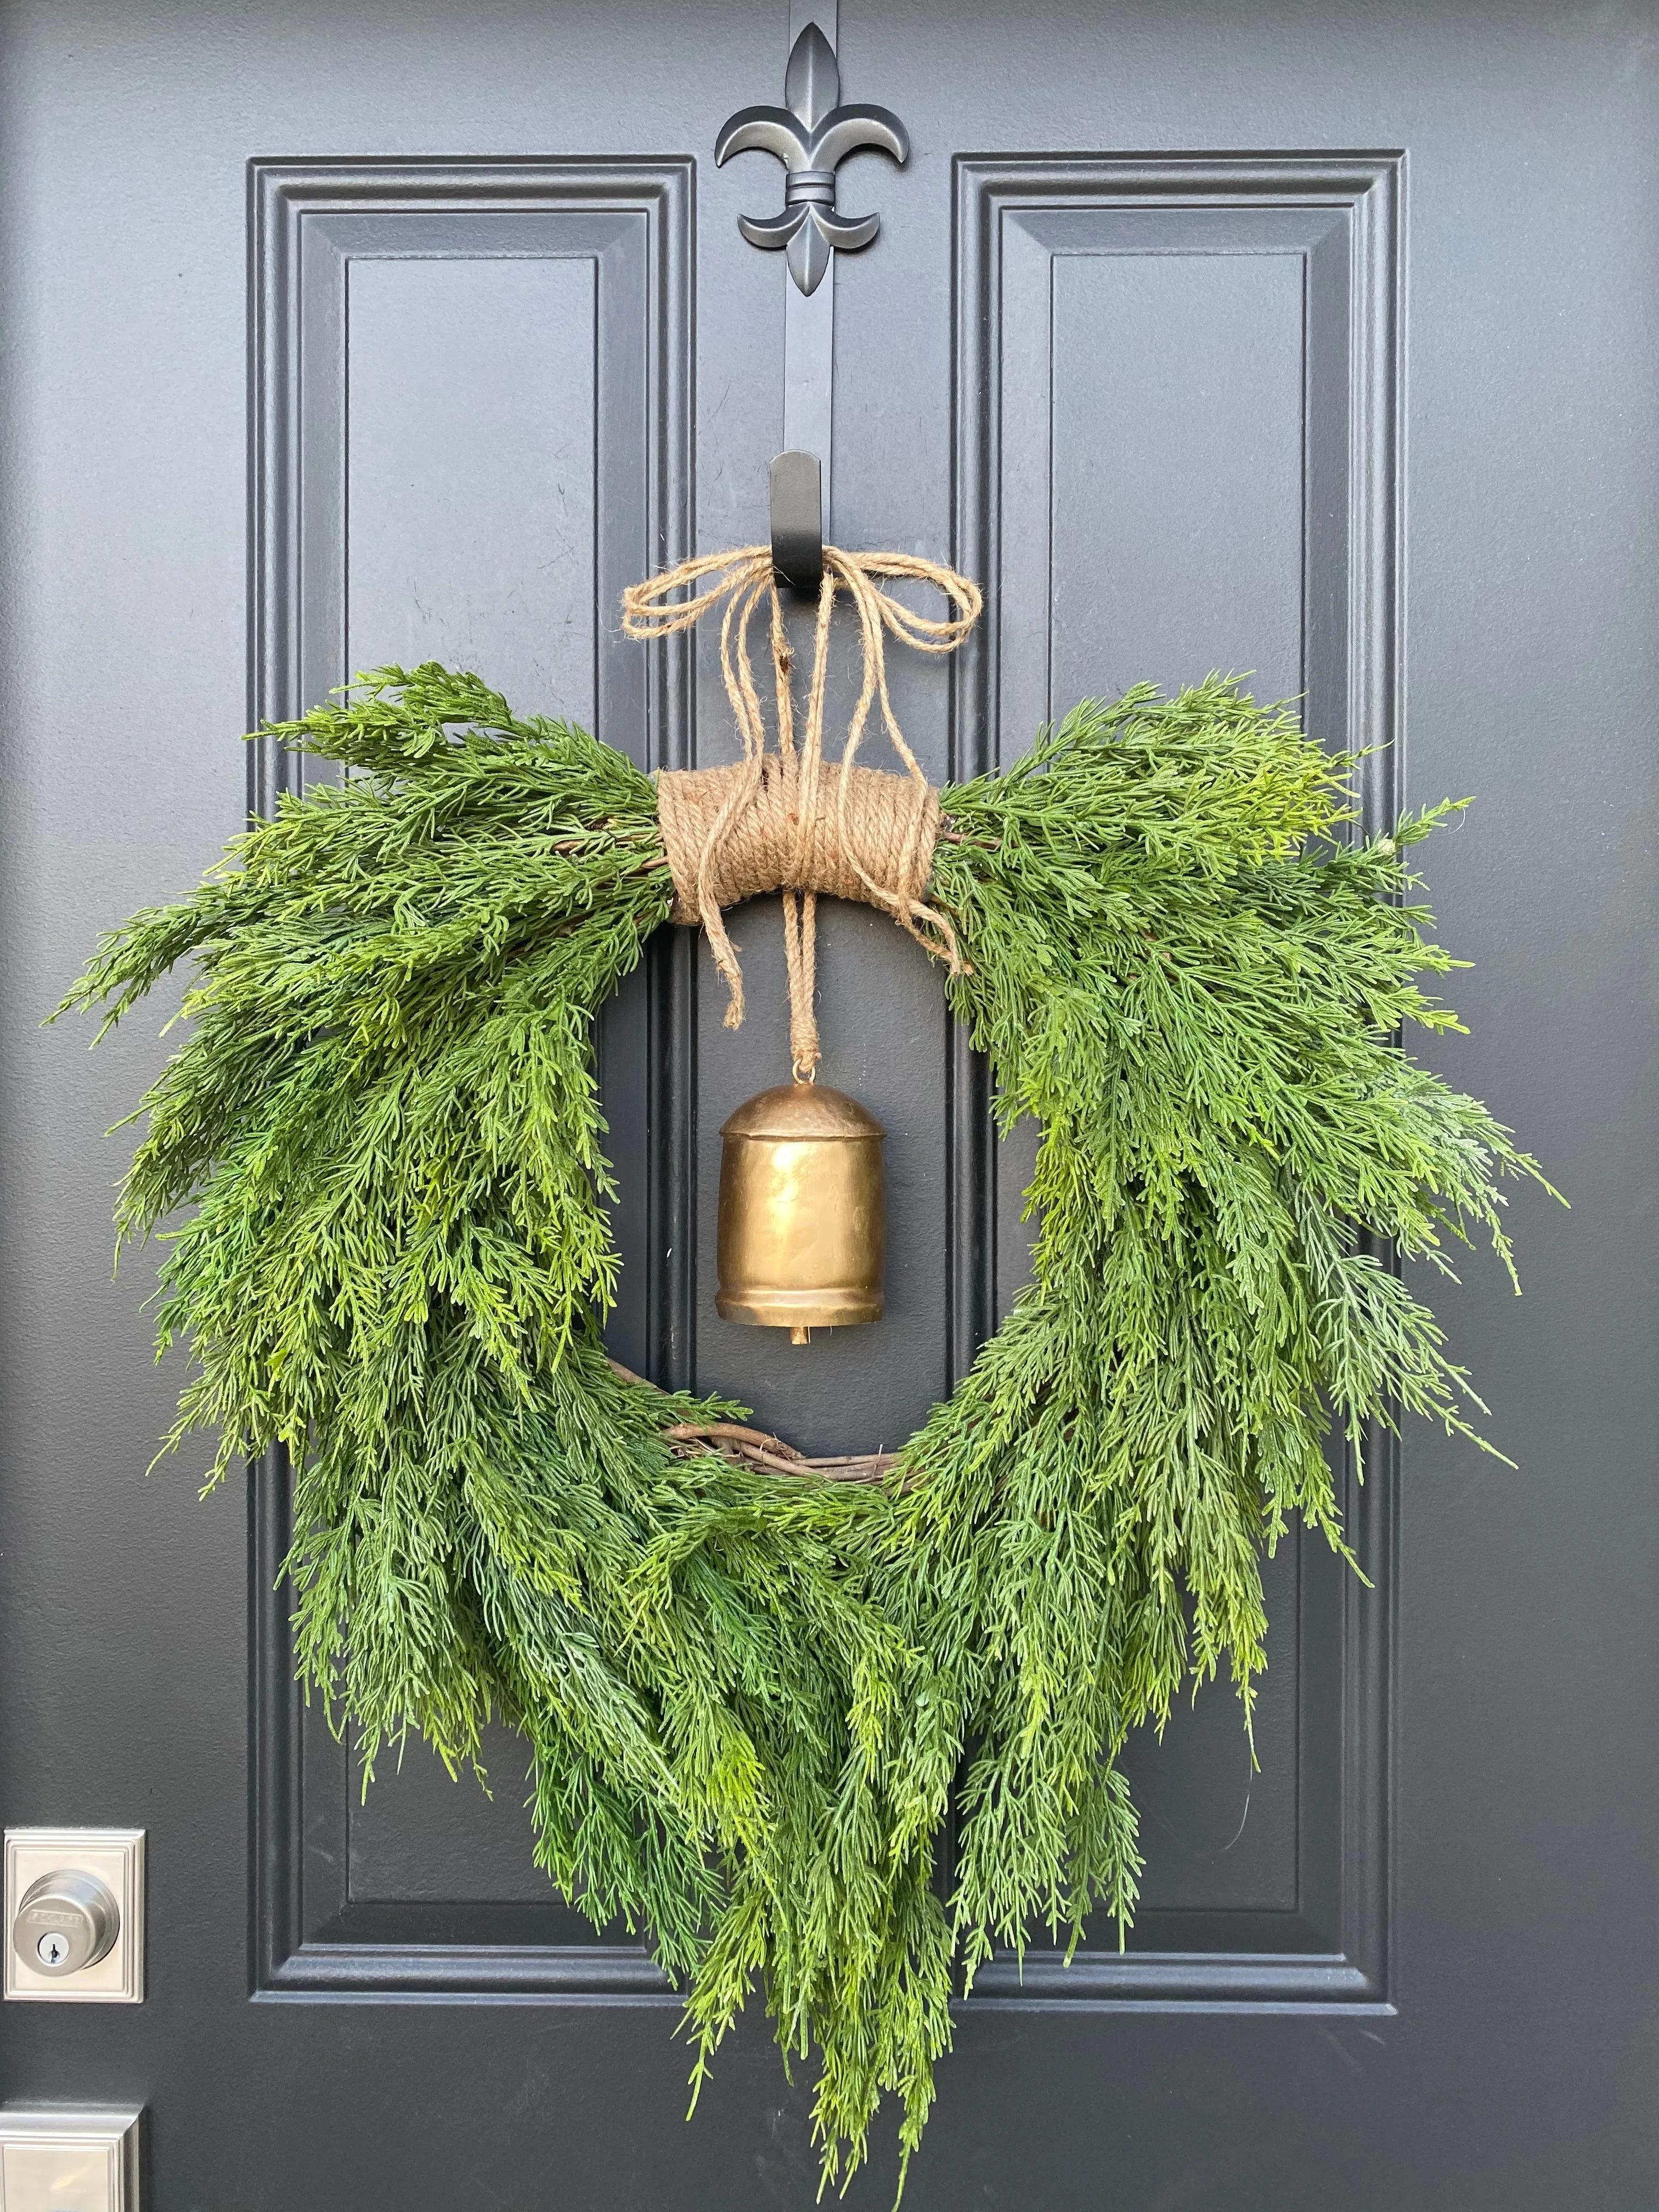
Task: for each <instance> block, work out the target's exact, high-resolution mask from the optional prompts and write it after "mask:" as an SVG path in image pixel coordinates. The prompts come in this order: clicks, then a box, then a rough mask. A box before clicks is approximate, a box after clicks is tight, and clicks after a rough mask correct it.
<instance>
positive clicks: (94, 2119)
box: [0, 2105, 139, 2212]
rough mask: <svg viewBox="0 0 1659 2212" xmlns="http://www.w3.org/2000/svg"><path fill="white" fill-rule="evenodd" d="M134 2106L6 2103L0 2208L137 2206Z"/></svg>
mask: <svg viewBox="0 0 1659 2212" xmlns="http://www.w3.org/2000/svg"><path fill="white" fill-rule="evenodd" d="M138 2121H139V2114H138V2113H137V2112H129V2111H106V2110H105V2109H104V2108H103V2107H102V2106H99V2107H98V2108H96V2109H95V2110H89V2111H79V2112H77V2111H76V2110H74V2109H73V2108H72V2107H70V2106H56V2105H31V2106H21V2105H0V2212H138Z"/></svg>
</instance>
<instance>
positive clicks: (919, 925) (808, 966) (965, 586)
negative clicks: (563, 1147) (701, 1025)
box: [623, 545, 981, 1081]
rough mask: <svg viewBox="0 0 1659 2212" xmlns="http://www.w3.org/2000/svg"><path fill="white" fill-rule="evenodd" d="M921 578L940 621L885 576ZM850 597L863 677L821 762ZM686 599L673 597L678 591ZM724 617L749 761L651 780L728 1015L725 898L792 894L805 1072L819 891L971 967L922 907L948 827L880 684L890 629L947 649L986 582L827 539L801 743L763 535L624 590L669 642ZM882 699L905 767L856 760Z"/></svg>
mask: <svg viewBox="0 0 1659 2212" xmlns="http://www.w3.org/2000/svg"><path fill="white" fill-rule="evenodd" d="M894 577H914V578H915V579H917V580H920V581H921V582H923V583H928V584H933V585H934V586H937V588H938V589H939V591H940V592H943V593H944V594H945V599H946V600H947V602H948V603H949V605H950V606H951V609H952V611H951V613H950V614H949V615H947V616H946V617H945V618H944V619H943V620H936V619H934V618H933V617H929V616H927V615H920V614H917V613H915V611H914V610H913V609H911V608H909V607H907V606H906V605H904V604H903V602H902V600H900V599H895V598H894V597H893V595H892V593H891V592H888V591H885V590H884V589H883V588H882V580H884V579H887V578H894ZM843 591H844V592H846V593H847V595H848V598H849V599H851V600H852V602H853V605H854V609H855V611H856V612H857V614H858V617H859V627H860V632H861V634H862V638H863V646H864V680H863V683H862V685H861V687H860V691H859V698H858V704H857V705H856V706H855V707H854V709H853V715H852V720H851V721H850V722H849V724H848V731H847V743H846V745H845V747H844V748H843V750H842V757H841V763H840V766H839V769H838V770H836V771H834V772H833V782H832V772H831V771H830V770H829V769H827V768H826V765H825V763H824V759H823V699H824V688H825V683H826V679H827V677H828V672H829V623H830V617H831V615H832V614H833V612H834V611H835V605H836V598H837V596H838V594H839V593H840V592H843ZM681 592H684V593H686V595H687V596H685V597H684V598H680V597H679V596H678V594H679V593H681ZM763 602H764V603H765V604H766V605H767V608H768V611H769V644H770V647H771V653H772V670H773V678H774V689H775V696H776V714H777V725H778V750H777V751H776V753H775V754H772V753H769V752H768V751H767V750H766V722H765V717H764V714H763V711H762V708H761V702H760V694H759V692H758V691H757V689H756V685H755V673H754V666H753V663H752V661H751V659H750V644H749V639H750V627H751V625H752V623H753V621H754V617H755V615H756V613H757V611H758V609H759V608H760V606H761V605H762V603H763ZM720 605H723V607H724V612H723V613H722V615H721V617H720V673H721V674H722V676H723V677H724V678H725V679H726V696H727V698H728V699H730V701H731V702H732V714H733V715H734V716H735V717H736V720H737V725H738V732H739V734H740V735H741V737H742V738H743V758H742V760H741V761H739V762H737V763H734V764H733V765H732V767H730V768H702V769H669V770H665V771H664V772H663V773H662V774H661V775H659V776H658V778H657V817H658V820H659V823H661V826H662V836H663V846H664V848H665V851H666V853H667V855H668V865H669V868H670V871H671V874H672V876H673V879H674V895H675V905H674V919H675V921H681V922H685V923H689V924H690V925H692V926H694V927H695V926H696V924H697V923H699V922H701V924H702V927H703V928H704V930H705V931H706V932H707V933H708V944H709V949H710V951H712V952H713V953H714V964H715V965H716V967H717V968H718V969H720V974H721V975H723V976H724V977H725V978H726V993H727V1003H726V1027H727V1028H728V1029H737V1028H738V1027H739V1026H740V1024H741V1023H742V1021H743V1004H744V1001H743V970H742V969H741V968H740V966H739V965H738V956H737V952H736V950H735V948H734V947H733V945H732V939H731V938H730V936H729V935H728V934H727V933H726V924H725V921H723V919H722V918H721V908H724V907H728V906H736V905H737V904H738V902H740V901H742V900H744V899H747V898H757V897H759V896H762V895H763V894H764V893H766V892H769V891H781V892H782V893H783V948H784V960H785V964H786V966H787V970H788V975H789V1056H790V1060H791V1062H792V1064H793V1069H794V1073H795V1075H796V1078H797V1079H799V1080H807V1081H810V1080H811V1076H812V1073H813V1071H814V1070H815V1069H816V1067H817V1063H818V1059H819V1050H818V1029H817V1018H816V1017H815V1016H814V1013H813V1011H812V999H813V992H814V988H815V985H816V981H817V901H818V896H819V894H820V893H823V895H824V896H829V897H834V898H850V899H862V900H864V901H865V902H866V904H868V905H871V906H876V907H881V908H885V910H886V911H887V912H888V913H890V915H892V917H893V919H894V921H896V922H897V923H898V925H899V927H900V928H901V929H903V930H907V931H908V933H909V934H910V935H911V936H912V937H914V938H915V940H916V942H917V943H918V944H919V945H921V946H922V947H923V949H924V950H925V951H928V952H932V953H935V954H937V955H938V956H939V957H940V958H941V959H943V960H945V962H947V963H949V966H950V969H951V974H952V975H959V974H960V973H961V972H962V956H961V953H960V951H959V950H958V948H957V939H956V932H955V931H954V930H953V929H952V928H951V924H950V922H949V921H948V920H947V919H946V917H945V915H942V914H940V913H939V911H938V910H937V908H933V907H931V906H929V905H927V902H926V901H925V900H924V898H923V896H922V895H923V893H924V892H925V891H926V890H927V883H928V878H930V876H931V875H932V873H933V844H934V841H935V839H936V838H937V837H938V835H939V793H937V792H936V791H935V790H934V789H933V786H932V785H931V784H930V783H929V782H928V781H927V777H926V776H925V775H923V774H922V771H921V766H920V764H919V763H918V762H917V760H916V757H915V754H914V753H913V752H912V751H911V750H910V748H909V746H908V745H907V744H905V742H904V737H903V733H902V731H901V730H900V728H899V726H898V721H897V718H896V716H895V714H894V713H893V702H892V701H891V699H890V697H889V696H888V692H887V666H886V659H885V654H884V633H885V632H888V631H890V632H891V634H892V635H893V636H895V637H896V638H897V639H899V640H900V641H901V642H902V643H903V644H905V645H908V646H913V647H915V650H916V651H917V652H918V653H951V652H954V650H955V649H956V647H957V646H958V645H960V644H961V642H962V641H963V638H965V637H966V636H967V635H968V633H969V630H970V629H972V628H973V626H974V624H975V622H976V621H977V620H978V619H979V612H980V606H981V599H980V594H979V590H978V587H977V586H975V585H974V584H972V583H970V582H969V580H968V578H967V577H966V576H959V575H958V574H957V572H956V571H955V569H953V568H944V567H942V566H941V565H940V564H939V562H934V561H923V560H921V559H919V558H918V557H916V556H914V555H911V554H908V553H843V552H842V551H840V550H839V549H838V548H836V546H833V545H826V546H825V547H824V549H823V585H822V586H821V588H820V590H819V592H818V609H817V632H816V635H815V637H814V641H813V648H812V676H811V685H810V687H809V690H808V694H807V703H806V726H805V732H804V733H803V736H802V739H801V744H800V750H799V753H798V752H797V750H796V748H795V732H794V702H793V691H792V689H791V682H790V678H791V673H792V668H793V654H792V653H791V650H790V645H789V640H788V637H787V635H786V633H785V629H784V624H783V608H782V604H781V599H780V598H779V594H778V586H777V582H776V580H775V575H774V573H773V568H772V554H771V550H770V548H769V547H768V546H765V545H750V546H745V547H744V549H743V550H741V551H740V552H735V553H706V554H704V555H702V556H701V558H699V559H697V560H695V561H682V562H680V564H679V565H678V568H668V569H665V571H664V572H663V574H661V575H659V576H651V577H648V578H647V580H646V581H645V582H643V583H641V584H635V585H632V586H630V587H629V590H628V591H626V592H624V593H623V629H624V630H625V631H626V632H627V633H628V635H629V637H635V638H653V637H668V636H671V635H674V634H675V633H676V632H678V631H681V630H689V629H692V628H693V627H695V625H696V623H699V622H701V621H702V617H703V616H704V615H705V614H707V613H708V612H709V611H710V610H711V609H712V608H714V607H715V606H720ZM878 702H879V704H880V708H881V719H882V722H883V724H884V727H885V729H886V732H887V735H888V737H889V738H890V740H891V743H892V746H893V750H894V751H895V752H896V753H897V755H898V757H899V758H900V759H901V760H902V762H903V763H904V767H905V771H906V772H905V774H904V775H886V774H883V773H881V772H880V771H878V770H876V769H866V768H860V767H858V766H856V765H855V761H856V756H857V753H858V749H859V746H860V743H861V742H862V740H863V738H864V732H865V726H866V723H867V722H868V720H869V719H870V713H871V709H872V707H874V706H875V705H876V704H877V703H878Z"/></svg>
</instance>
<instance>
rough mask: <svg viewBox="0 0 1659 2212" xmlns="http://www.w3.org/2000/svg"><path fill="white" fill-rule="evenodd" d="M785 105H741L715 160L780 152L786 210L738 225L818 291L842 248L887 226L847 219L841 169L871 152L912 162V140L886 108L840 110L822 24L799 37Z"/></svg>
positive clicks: (871, 219) (803, 285) (876, 219)
mask: <svg viewBox="0 0 1659 2212" xmlns="http://www.w3.org/2000/svg"><path fill="white" fill-rule="evenodd" d="M783 96H784V100H785V101H786V102H787V105H786V106H783V107H741V108H739V109H738V112H737V113H736V114H735V115H734V116H732V118H731V119H730V120H729V121H728V122H727V123H726V126H725V128H724V129H723V130H722V131H721V132H720V137H718V138H717V139H716V140H715V141H714V160H715V161H716V163H717V164H718V163H720V162H722V161H726V160H727V159H728V158H729V157H730V156H731V155H733V154H743V153H748V152H750V151H753V152H758V153H762V154H775V155H776V156H777V158H778V160H779V161H781V162H782V163H783V166H784V170H785V179H784V188H783V207H782V210H781V212H780V213H779V214H777V215H770V216H752V215H745V216H738V228H739V229H740V230H741V231H742V233H743V234H744V237H745V238H746V239H747V240H749V243H750V245H751V246H764V247H766V248H768V249H769V251H771V252H779V251H782V252H785V253H786V254H787V258H788V264H789V274H790V275H791V276H793V278H794V280H795V283H797V284H798V285H799V287H800V289H801V290H802V291H803V292H813V291H816V290H817V286H818V284H819V283H820V281H821V280H822V278H823V273H824V271H825V270H827V269H828V268H829V258H830V256H831V254H832V253H833V252H834V251H835V250H836V247H837V246H839V247H840V248H841V250H842V252H851V251H853V250H854V248H856V247H858V246H868V245H869V243H870V241H871V240H872V238H873V237H874V236H875V235H876V233H877V232H878V230H879V229H880V228H881V217H880V216H878V215H860V216H843V215H842V214H841V213H840V212H839V211H838V210H837V209H836V168H837V167H839V165H840V164H841V163H842V161H845V160H846V159H847V157H848V155H849V154H857V153H862V152H864V151H866V149H869V150H873V151H876V152H878V153H883V154H890V155H892V156H893V159H894V160H895V161H899V162H903V161H908V158H909V154H910V138H909V134H908V131H906V130H905V128H904V125H902V123H901V122H900V121H899V119H898V118H897V116H896V115H894V114H892V113H891V112H890V111H889V110H888V109H886V108H884V107H842V106H841V105H840V104H839V103H840V100H841V71H840V70H839V68H838V67H837V65H836V50H835V48H834V47H833V46H831V45H830V43H829V40H828V39H826V38H825V37H824V35H823V32H822V31H821V30H820V29H819V28H818V27H817V24H816V23H809V24H808V25H807V26H806V28H805V30H804V31H803V32H802V33H801V34H800V36H799V38H798V39H797V40H796V41H795V43H794V46H793V49H792V50H791V52H790V56H789V65H788V68H787V70H786V71H785V73H784V80H783Z"/></svg>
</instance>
